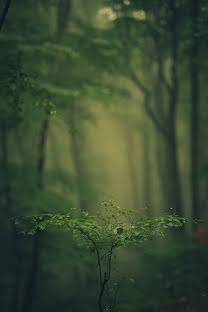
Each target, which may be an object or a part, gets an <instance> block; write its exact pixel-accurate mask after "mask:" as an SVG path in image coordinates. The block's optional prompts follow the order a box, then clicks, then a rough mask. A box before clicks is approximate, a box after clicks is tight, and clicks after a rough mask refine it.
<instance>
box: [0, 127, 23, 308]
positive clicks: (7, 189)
mask: <svg viewBox="0 0 208 312" xmlns="http://www.w3.org/2000/svg"><path fill="white" fill-rule="evenodd" d="M1 152H2V173H3V180H4V189H3V196H4V198H5V207H4V208H5V211H7V216H8V219H10V218H11V216H12V211H11V210H12V202H13V200H12V193H11V181H10V172H9V159H8V156H9V153H8V129H7V126H6V125H5V124H2V125H1ZM11 230H12V243H13V246H12V247H13V250H14V255H15V261H16V263H15V264H16V266H15V273H14V287H13V292H12V295H11V311H12V312H18V309H19V290H20V284H21V267H22V254H21V252H20V251H19V248H18V246H17V240H18V234H17V232H16V228H15V225H14V224H13V222H11Z"/></svg>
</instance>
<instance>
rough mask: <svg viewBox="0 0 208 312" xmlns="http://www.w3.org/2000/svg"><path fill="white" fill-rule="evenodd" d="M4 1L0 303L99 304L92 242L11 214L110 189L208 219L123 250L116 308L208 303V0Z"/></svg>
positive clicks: (94, 203)
mask: <svg viewBox="0 0 208 312" xmlns="http://www.w3.org/2000/svg"><path fill="white" fill-rule="evenodd" d="M7 9H8V10H7ZM0 10H1V17H0V21H1V23H0V24H1V28H0V46H1V50H0V98H1V101H0V152H1V153H0V155H1V160H0V161H1V163H0V166H1V175H0V194H1V197H0V206H1V210H0V216H1V217H0V222H1V226H0V229H1V231H0V243H1V249H0V254H1V257H0V276H1V279H0V309H1V311H5V312H7V311H11V312H32V311H39V312H42V311H44V312H47V311H50V312H55V311H61V312H66V311H67V312H68V311H72V312H76V311H78V312H84V311H85V312H88V311H89V312H90V311H91V312H93V311H97V307H96V302H97V292H98V284H97V281H98V277H97V275H96V274H97V269H96V264H95V262H94V260H93V255H91V254H89V253H88V252H86V251H85V250H82V249H80V248H78V247H77V246H76V244H75V243H74V242H73V240H72V238H71V236H70V234H69V233H65V232H63V231H61V230H60V229H56V230H55V229H50V230H49V231H47V232H43V233H39V234H37V235H34V236H32V237H27V236H23V235H21V234H18V233H17V231H16V229H15V226H14V224H13V223H12V222H11V218H12V217H15V216H18V215H31V214H40V213H54V214H56V213H67V212H68V211H69V209H70V208H72V207H77V208H79V209H80V210H84V211H87V212H90V213H93V212H95V211H96V209H97V207H98V206H99V205H100V202H101V201H102V200H109V199H110V200H113V201H114V202H116V203H118V204H119V205H120V206H121V207H122V208H126V209H134V210H139V209H142V208H144V207H147V208H148V213H149V214H150V215H153V216H159V215H162V214H164V213H167V212H168V211H169V208H173V209H174V210H175V211H176V213H177V214H179V215H181V216H185V217H187V218H192V219H202V220H203V221H204V223H203V224H202V225H197V226H195V225H192V223H190V224H188V225H187V226H186V228H185V229H183V230H182V231H180V233H174V234H171V235H168V236H167V237H166V238H165V239H162V240H161V239H160V240H154V241H152V242H150V243H145V244H142V245H141V246H138V248H137V249H133V250H130V251H120V252H119V256H118V257H117V258H116V259H115V260H114V264H113V265H114V268H115V270H114V275H113V281H114V282H115V283H117V284H119V293H118V298H117V302H118V303H117V305H116V308H115V310H113V311H124V312H147V311H154V312H165V311H171V312H172V311H174V312H175V311H206V310H207V308H208V299H207V296H208V270H207V261H208V251H207V246H208V245H207V243H208V226H206V221H207V217H208V211H207V204H208V158H207V156H208V145H207V138H208V106H207V102H208V88H207V83H208V60H207V55H208V3H207V1H206V0H145V1H144V0H99V1H98V0H26V1H25V0H24V1H23V0H16V1H12V0H11V1H7V0H1V2H0ZM4 17H5V18H4ZM106 311H107V310H106Z"/></svg>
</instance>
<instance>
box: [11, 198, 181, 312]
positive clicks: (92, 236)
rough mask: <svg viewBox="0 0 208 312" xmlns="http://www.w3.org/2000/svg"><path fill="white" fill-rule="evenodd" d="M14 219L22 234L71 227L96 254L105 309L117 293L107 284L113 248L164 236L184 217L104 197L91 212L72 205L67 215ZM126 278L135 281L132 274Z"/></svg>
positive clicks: (101, 305) (100, 303) (80, 243)
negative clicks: (160, 214)
mask: <svg viewBox="0 0 208 312" xmlns="http://www.w3.org/2000/svg"><path fill="white" fill-rule="evenodd" d="M14 222H15V224H16V226H17V228H18V229H19V231H20V233H23V234H25V235H34V234H35V233H36V232H37V231H44V230H46V229H47V228H48V226H51V225H53V226H56V227H59V228H61V229H62V230H66V231H70V233H71V235H72V237H73V238H74V240H75V242H76V243H77V245H78V246H79V247H82V248H85V249H87V250H89V251H90V253H91V254H93V255H94V256H95V259H96V262H97V266H98V272H99V284H100V292H99V297H98V306H99V311H100V312H101V311H104V310H103V309H104V307H105V309H107V307H108V308H109V307H111V306H112V302H114V304H113V305H115V302H116V300H115V298H112V296H113V297H115V296H117V291H115V290H114V289H115V287H113V288H112V291H110V290H109V289H111V288H109V286H108V282H109V281H110V279H111V267H112V256H113V254H114V253H115V250H117V249H118V248H121V247H122V248H127V247H130V246H137V245H138V243H141V242H144V241H149V240H151V239H152V237H154V236H164V232H165V230H166V229H167V228H173V227H176V228H178V227H181V226H183V224H184V223H185V219H184V218H181V217H178V216H177V215H176V214H174V213H173V214H169V215H165V216H164V217H158V218H154V217H149V216H147V214H145V213H142V214H138V213H136V212H134V211H132V210H128V209H121V208H120V207H119V206H117V205H114V204H113V202H112V201H108V202H106V201H104V202H102V205H101V207H100V210H99V211H98V212H97V213H95V214H93V215H90V214H89V213H88V212H86V211H83V212H82V211H78V210H77V209H71V211H70V212H69V214H67V215H61V214H56V215H53V214H40V215H35V216H26V217H17V218H15V219H14ZM129 281H130V282H131V283H133V284H134V283H135V281H134V279H132V278H130V279H129ZM107 286H108V287H107ZM114 286H115V285H114ZM103 300H105V301H104V303H103Z"/></svg>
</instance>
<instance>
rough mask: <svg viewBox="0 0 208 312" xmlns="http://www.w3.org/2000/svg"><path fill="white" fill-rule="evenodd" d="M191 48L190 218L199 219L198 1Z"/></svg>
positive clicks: (194, 7) (194, 4)
mask: <svg viewBox="0 0 208 312" xmlns="http://www.w3.org/2000/svg"><path fill="white" fill-rule="evenodd" d="M190 15H191V21H192V23H193V27H192V48H191V51H190V58H191V60H190V87H191V195H192V216H193V218H194V219H198V218H200V203H199V121H198V120H199V105H200V103H199V101H200V99H199V64H198V57H199V39H198V37H197V31H198V18H199V15H200V0H192V2H191V14H190Z"/></svg>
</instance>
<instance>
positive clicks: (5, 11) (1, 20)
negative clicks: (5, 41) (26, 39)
mask: <svg viewBox="0 0 208 312" xmlns="http://www.w3.org/2000/svg"><path fill="white" fill-rule="evenodd" d="M10 5H11V0H7V2H6V5H5V7H4V9H3V12H2V14H1V17H0V31H1V30H2V27H3V24H4V22H5V19H6V16H7V14H8V11H9V8H10Z"/></svg>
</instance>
